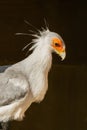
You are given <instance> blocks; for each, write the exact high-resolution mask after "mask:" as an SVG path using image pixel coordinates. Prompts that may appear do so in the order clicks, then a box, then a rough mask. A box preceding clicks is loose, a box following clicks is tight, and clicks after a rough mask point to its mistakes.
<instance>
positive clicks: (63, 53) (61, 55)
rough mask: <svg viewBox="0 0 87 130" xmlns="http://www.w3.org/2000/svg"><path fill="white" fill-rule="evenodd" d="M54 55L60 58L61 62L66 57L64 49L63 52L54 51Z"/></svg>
mask: <svg viewBox="0 0 87 130" xmlns="http://www.w3.org/2000/svg"><path fill="white" fill-rule="evenodd" d="M56 53H57V54H58V55H59V56H60V57H61V60H62V61H63V60H64V59H65V57H66V51H65V49H64V50H63V51H58V50H56Z"/></svg>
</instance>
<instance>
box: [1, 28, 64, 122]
mask: <svg viewBox="0 0 87 130" xmlns="http://www.w3.org/2000/svg"><path fill="white" fill-rule="evenodd" d="M35 36H36V37H38V38H36V39H35V40H34V43H35V45H34V46H33V49H34V51H33V53H32V54H31V55H30V56H28V57H27V58H26V59H24V60H23V61H20V62H18V63H16V64H14V65H12V66H10V67H9V68H7V69H6V70H5V72H4V73H0V121H1V122H2V121H3V122H7V121H9V120H22V119H23V117H24V113H25V111H26V110H27V109H28V108H29V106H30V105H31V103H33V102H40V101H42V100H43V99H44V96H45V94H46V91H47V89H48V72H49V70H50V68H51V65H52V52H53V50H54V41H55V38H56V40H57V39H60V40H61V42H62V43H61V46H60V44H59V45H58V47H59V51H58V50H57V49H58V48H57V46H56V45H55V48H56V49H55V51H56V52H57V51H58V54H59V55H60V56H61V57H62V58H63V59H64V58H65V45H64V43H63V41H62V38H61V37H60V36H59V35H58V34H56V33H53V32H50V31H49V30H45V31H43V32H40V36H38V35H35ZM56 43H57V41H56ZM51 44H52V45H51ZM60 47H61V48H60Z"/></svg>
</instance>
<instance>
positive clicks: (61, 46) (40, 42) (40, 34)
mask: <svg viewBox="0 0 87 130" xmlns="http://www.w3.org/2000/svg"><path fill="white" fill-rule="evenodd" d="M20 34H23V35H32V36H33V37H35V38H34V39H32V42H31V43H34V45H33V46H32V47H31V48H30V49H29V50H30V51H31V50H33V49H35V48H36V47H38V46H41V48H43V47H44V46H45V45H46V47H47V46H48V47H49V48H50V50H51V51H52V52H56V53H57V54H58V55H59V56H60V57H61V58H62V60H64V59H65V57H66V51H65V43H64V41H63V39H62V37H61V36H60V35H59V34H57V33H55V32H51V31H50V30H49V29H48V28H46V29H43V30H42V31H41V30H37V33H36V34H25V33H17V35H20ZM31 43H29V44H28V45H30V44H31ZM28 45H26V46H25V47H24V48H23V49H25V48H27V47H28Z"/></svg>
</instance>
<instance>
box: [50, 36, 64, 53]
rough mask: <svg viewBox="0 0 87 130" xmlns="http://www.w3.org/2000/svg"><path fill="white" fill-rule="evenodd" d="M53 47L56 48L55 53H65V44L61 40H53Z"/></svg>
mask: <svg viewBox="0 0 87 130" xmlns="http://www.w3.org/2000/svg"><path fill="white" fill-rule="evenodd" d="M51 45H52V47H53V48H54V50H55V51H58V52H59V53H61V52H64V51H65V48H64V46H63V43H62V41H61V40H60V39H58V38H53V39H52V44H51Z"/></svg>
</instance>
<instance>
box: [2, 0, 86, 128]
mask: <svg viewBox="0 0 87 130" xmlns="http://www.w3.org/2000/svg"><path fill="white" fill-rule="evenodd" d="M44 18H45V19H46V21H47V22H48V24H49V29H50V30H52V31H54V32H57V33H59V34H60V35H61V36H62V37H63V39H64V41H65V44H66V52H67V56H66V59H65V60H64V61H63V62H61V61H60V59H59V58H58V57H57V55H56V54H53V66H52V69H51V72H50V74H49V91H48V93H47V95H46V98H45V100H44V101H43V102H42V103H41V104H39V105H38V104H33V105H32V106H31V107H30V109H29V110H28V111H27V113H26V117H25V119H24V121H23V122H12V123H11V129H12V130H19V129H21V130H24V129H26V130H27V129H32V130H34V129H35V130H48V129H50V130H87V66H86V65H87V33H86V32H87V4H86V2H84V1H70V0H28V1H26V0H15V1H13V0H0V64H1V65H5V64H13V63H16V62H18V61H20V60H22V59H24V58H25V57H26V51H27V50H28V49H27V50H25V51H24V52H23V51H22V48H23V47H24V46H25V45H26V44H27V43H29V42H30V41H31V39H32V37H29V36H16V35H15V33H17V32H25V33H29V31H28V30H34V29H33V28H32V27H31V26H29V25H27V24H25V22H24V20H27V21H29V22H30V23H31V24H33V25H34V26H35V27H37V28H38V29H41V27H45V23H44Z"/></svg>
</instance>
